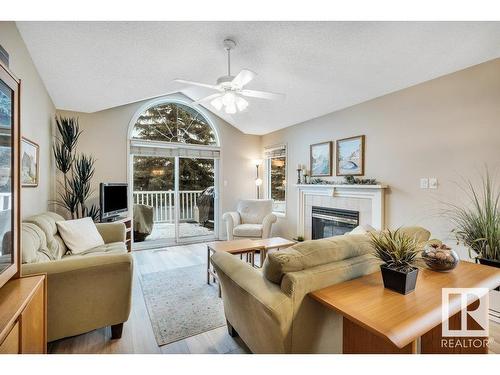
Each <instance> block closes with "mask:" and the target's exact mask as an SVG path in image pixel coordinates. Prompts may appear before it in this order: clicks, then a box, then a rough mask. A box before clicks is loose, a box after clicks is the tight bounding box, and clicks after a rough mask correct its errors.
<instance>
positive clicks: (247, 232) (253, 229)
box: [233, 224, 262, 238]
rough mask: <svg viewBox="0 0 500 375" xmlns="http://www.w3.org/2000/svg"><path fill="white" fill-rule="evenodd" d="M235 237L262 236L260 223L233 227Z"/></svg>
mask: <svg viewBox="0 0 500 375" xmlns="http://www.w3.org/2000/svg"><path fill="white" fill-rule="evenodd" d="M233 235H234V236H236V237H259V238H260V237H262V224H240V225H237V226H235V227H234V229H233Z"/></svg>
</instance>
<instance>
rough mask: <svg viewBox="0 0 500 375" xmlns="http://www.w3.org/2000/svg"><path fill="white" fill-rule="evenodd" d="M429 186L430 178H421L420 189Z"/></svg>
mask: <svg viewBox="0 0 500 375" xmlns="http://www.w3.org/2000/svg"><path fill="white" fill-rule="evenodd" d="M428 188H429V179H428V178H421V179H420V189H428Z"/></svg>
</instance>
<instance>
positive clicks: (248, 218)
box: [237, 199, 273, 224]
mask: <svg viewBox="0 0 500 375" xmlns="http://www.w3.org/2000/svg"><path fill="white" fill-rule="evenodd" d="M237 211H238V213H239V214H240V217H241V223H242V224H262V222H263V221H264V218H265V217H266V215H268V214H270V213H271V212H273V201H272V200H271V199H243V200H240V201H239V202H238V208H237Z"/></svg>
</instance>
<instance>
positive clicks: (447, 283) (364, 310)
mask: <svg viewBox="0 0 500 375" xmlns="http://www.w3.org/2000/svg"><path fill="white" fill-rule="evenodd" d="M499 284H500V270H499V269H497V268H494V267H488V266H481V265H477V264H474V263H470V262H464V261H461V262H460V263H459V264H458V266H457V268H456V269H454V270H453V271H451V272H435V271H432V270H430V269H427V268H424V269H420V271H419V274H418V278H417V287H416V288H415V291H413V292H411V293H409V294H407V295H402V294H399V293H396V292H393V291H391V290H389V289H385V288H384V286H383V283H382V277H381V273H380V271H377V272H375V273H372V274H370V275H366V276H363V277H359V278H357V279H353V280H350V281H346V282H343V283H339V284H335V285H332V286H329V287H327V288H324V289H321V290H318V291H315V292H313V293H310V296H311V297H312V298H314V299H316V300H317V301H319V302H320V303H322V304H323V305H325V306H326V307H327V308H329V309H332V310H335V311H337V312H338V313H340V314H341V315H342V316H343V352H344V353H350V354H354V353H364V354H384V353H392V354H396V353H406V354H410V353H417V351H418V343H420V353H422V354H431V353H449V354H451V353H463V354H467V353H468V354H472V353H487V347H485V345H484V343H483V344H482V345H481V346H477V347H476V346H473V347H464V346H456V347H447V346H443V344H442V341H441V340H442V339H443V337H442V336H441V323H442V289H443V288H486V289H490V290H491V289H494V288H496V287H497V286H498V285H499ZM452 297H453V298H452ZM452 297H450V299H449V309H448V313H449V316H448V319H449V321H450V322H453V321H454V322H455V323H456V322H458V323H459V322H460V318H461V314H463V313H464V312H462V310H461V306H462V303H461V302H460V297H461V296H460V295H458V294H455V295H453V296H452ZM476 301H477V298H474V295H473V294H470V295H467V306H471V305H472V304H474V303H476ZM472 310H474V309H471V311H472ZM451 324H452V323H450V325H451ZM471 338H473V337H471Z"/></svg>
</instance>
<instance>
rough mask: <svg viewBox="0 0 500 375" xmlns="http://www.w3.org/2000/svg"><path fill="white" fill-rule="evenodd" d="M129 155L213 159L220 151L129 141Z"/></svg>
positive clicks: (201, 147) (199, 147)
mask: <svg viewBox="0 0 500 375" xmlns="http://www.w3.org/2000/svg"><path fill="white" fill-rule="evenodd" d="M130 154H132V155H138V156H157V157H175V156H180V157H189V158H211V159H212V158H213V159H218V158H219V157H220V151H219V150H218V149H216V148H210V147H203V146H196V147H189V145H171V144H161V143H160V142H148V141H136V140H131V141H130Z"/></svg>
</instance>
